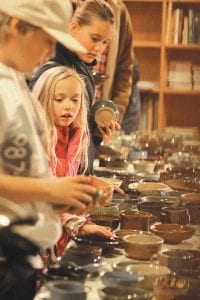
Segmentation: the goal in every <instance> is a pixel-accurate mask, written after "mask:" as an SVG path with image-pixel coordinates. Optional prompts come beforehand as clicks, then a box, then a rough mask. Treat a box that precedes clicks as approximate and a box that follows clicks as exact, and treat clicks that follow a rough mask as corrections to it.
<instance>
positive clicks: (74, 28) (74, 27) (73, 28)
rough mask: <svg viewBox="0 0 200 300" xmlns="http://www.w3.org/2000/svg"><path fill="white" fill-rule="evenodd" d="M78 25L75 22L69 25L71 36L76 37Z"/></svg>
mask: <svg viewBox="0 0 200 300" xmlns="http://www.w3.org/2000/svg"><path fill="white" fill-rule="evenodd" d="M78 27H79V25H78V23H77V22H76V21H72V22H71V23H70V25H69V32H70V34H71V35H72V36H74V35H76V32H77V29H78Z"/></svg>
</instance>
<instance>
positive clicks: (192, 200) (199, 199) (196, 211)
mask: <svg viewBox="0 0 200 300" xmlns="http://www.w3.org/2000/svg"><path fill="white" fill-rule="evenodd" d="M181 204H182V207H185V208H188V210H189V214H190V223H191V224H196V225H200V193H184V194H182V195H181Z"/></svg>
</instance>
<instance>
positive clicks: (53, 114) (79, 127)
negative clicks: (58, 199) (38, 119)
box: [33, 66, 89, 177]
mask: <svg viewBox="0 0 200 300" xmlns="http://www.w3.org/2000/svg"><path fill="white" fill-rule="evenodd" d="M33 93H34V95H35V96H36V97H37V99H39V101H40V103H41V105H42V106H43V108H44V114H45V119H46V122H47V124H48V155H49V159H50V165H51V170H52V172H53V174H54V175H56V176H58V177H60V176H73V175H76V174H77V172H78V169H79V167H80V168H81V170H82V172H83V173H84V171H85V170H86V169H87V166H88V153H87V152H88V145H89V133H88V125H87V124H88V122H87V111H88V108H87V101H86V99H85V94H86V92H85V84H84V82H83V80H82V78H81V77H80V75H78V73H77V72H76V71H75V70H73V69H71V68H67V67H64V66H57V67H54V68H51V69H49V70H47V71H46V72H44V73H43V74H42V75H41V76H40V78H39V80H38V81H37V82H36V84H35V86H34V89H33Z"/></svg>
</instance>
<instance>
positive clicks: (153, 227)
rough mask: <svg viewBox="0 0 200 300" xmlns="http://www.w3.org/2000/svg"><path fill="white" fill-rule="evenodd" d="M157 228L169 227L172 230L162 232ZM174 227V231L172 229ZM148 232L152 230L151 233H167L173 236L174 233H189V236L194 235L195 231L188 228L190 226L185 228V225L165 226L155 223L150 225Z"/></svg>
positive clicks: (167, 224)
mask: <svg viewBox="0 0 200 300" xmlns="http://www.w3.org/2000/svg"><path fill="white" fill-rule="evenodd" d="M158 226H159V227H164V226H166V227H169V228H170V227H171V228H172V229H171V230H169V229H166V230H162V229H159V228H158ZM173 227H174V229H173ZM150 230H152V231H153V232H155V233H163V234H165V233H168V234H174V233H191V234H194V232H195V229H194V228H193V227H190V226H186V225H181V224H173V223H165V224H162V223H157V224H152V225H151V226H150Z"/></svg>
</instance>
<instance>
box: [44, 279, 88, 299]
mask: <svg viewBox="0 0 200 300" xmlns="http://www.w3.org/2000/svg"><path fill="white" fill-rule="evenodd" d="M46 287H47V290H48V291H49V292H50V299H54V300H85V299H86V298H87V293H88V292H89V290H90V289H89V287H85V286H84V285H83V284H82V283H79V282H76V281H67V280H56V281H49V282H48V283H47V285H46Z"/></svg>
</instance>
